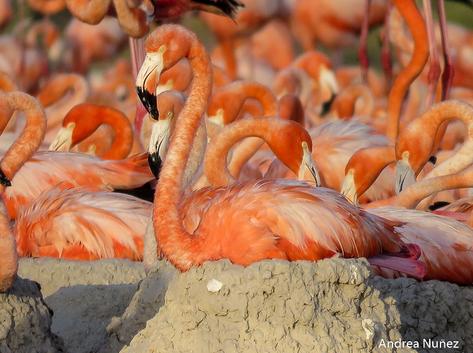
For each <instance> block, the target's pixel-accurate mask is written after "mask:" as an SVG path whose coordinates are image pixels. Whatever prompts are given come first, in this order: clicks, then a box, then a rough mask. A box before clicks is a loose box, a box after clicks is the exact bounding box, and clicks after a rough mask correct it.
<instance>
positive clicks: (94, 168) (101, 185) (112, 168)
mask: <svg viewBox="0 0 473 353" xmlns="http://www.w3.org/2000/svg"><path fill="white" fill-rule="evenodd" d="M151 179H152V174H151V172H150V171H149V168H148V166H147V157H146V154H141V155H136V156H133V157H130V158H128V159H126V160H121V161H112V160H110V161H105V160H101V159H99V158H96V157H92V156H89V155H85V154H81V153H71V152H41V151H40V152H37V153H36V154H34V155H33V157H32V158H31V159H29V160H28V161H27V162H26V163H25V164H24V165H23V167H22V168H21V169H20V170H19V171H18V173H17V174H16V175H15V177H14V178H13V179H12V181H11V184H12V185H11V186H10V187H8V188H7V189H6V190H5V192H4V194H3V195H2V197H3V201H4V202H5V205H6V207H7V210H8V214H9V216H10V218H13V219H14V218H16V215H17V213H18V208H19V207H20V206H25V205H28V204H29V203H30V202H32V201H34V200H35V199H36V198H37V197H38V196H39V195H40V194H41V193H42V192H43V191H45V190H48V189H51V188H52V187H54V186H57V185H59V184H61V185H62V187H64V188H65V187H79V186H82V187H86V188H87V189H89V190H91V191H99V190H108V191H111V190H113V189H132V188H135V187H139V186H141V185H143V184H145V183H147V182H148V181H150V180H151ZM32 180H33V182H32Z"/></svg>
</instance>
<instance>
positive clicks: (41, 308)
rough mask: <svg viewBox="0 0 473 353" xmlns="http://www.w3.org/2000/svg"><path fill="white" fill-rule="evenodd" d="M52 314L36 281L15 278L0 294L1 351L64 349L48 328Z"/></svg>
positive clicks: (40, 352)
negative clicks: (8, 288)
mask: <svg viewBox="0 0 473 353" xmlns="http://www.w3.org/2000/svg"><path fill="white" fill-rule="evenodd" d="M51 314H52V313H51V311H50V310H49V308H48V307H47V306H46V303H45V302H44V301H43V298H42V296H41V292H40V288H39V286H38V284H37V283H35V282H32V281H29V280H25V279H21V278H17V280H16V281H15V283H14V285H13V288H12V289H11V290H10V291H9V292H8V293H6V294H0V353H56V352H63V350H62V343H61V340H60V339H59V338H58V337H57V336H55V335H54V334H53V333H52V332H51V323H52V319H51Z"/></svg>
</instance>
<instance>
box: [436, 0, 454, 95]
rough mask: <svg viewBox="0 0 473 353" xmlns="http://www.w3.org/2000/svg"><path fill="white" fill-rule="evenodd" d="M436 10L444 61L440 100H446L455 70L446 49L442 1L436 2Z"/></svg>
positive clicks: (445, 21)
mask: <svg viewBox="0 0 473 353" xmlns="http://www.w3.org/2000/svg"><path fill="white" fill-rule="evenodd" d="M437 9H438V13H439V22H440V33H441V38H442V51H443V60H444V69H443V73H442V100H445V99H448V96H449V93H450V88H451V87H452V81H453V76H454V74H455V70H454V68H453V62H452V56H451V55H450V50H449V49H448V33H447V32H448V31H447V16H446V13H445V3H444V0H438V2H437Z"/></svg>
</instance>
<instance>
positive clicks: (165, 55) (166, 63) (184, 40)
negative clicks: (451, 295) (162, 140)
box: [136, 25, 195, 120]
mask: <svg viewBox="0 0 473 353" xmlns="http://www.w3.org/2000/svg"><path fill="white" fill-rule="evenodd" d="M162 27H164V28H159V27H158V28H157V29H156V30H155V31H154V32H152V33H151V34H150V35H149V37H148V39H147V40H146V43H145V50H146V56H145V59H144V61H143V64H142V65H141V68H140V70H139V71H138V74H137V76H136V91H137V93H138V97H139V98H140V101H141V103H142V104H143V106H144V107H145V108H146V110H147V111H148V113H149V114H150V115H151V117H152V118H153V119H155V120H157V119H159V111H158V107H157V101H156V98H157V96H158V94H159V93H161V92H162V91H163V88H162V87H161V86H159V85H158V84H159V81H160V77H161V74H162V72H163V71H164V70H167V69H168V68H170V67H172V66H174V65H175V64H176V63H177V62H178V61H179V60H181V59H182V58H184V57H187V56H188V55H189V53H190V50H191V43H192V41H193V40H195V35H194V34H191V33H190V32H188V31H186V30H184V29H183V28H181V27H180V26H177V25H167V26H162Z"/></svg>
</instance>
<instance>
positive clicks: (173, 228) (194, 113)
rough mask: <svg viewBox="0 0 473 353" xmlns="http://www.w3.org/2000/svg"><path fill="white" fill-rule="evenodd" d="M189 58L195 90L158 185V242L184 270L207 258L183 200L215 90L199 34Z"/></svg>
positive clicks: (156, 194)
mask: <svg viewBox="0 0 473 353" xmlns="http://www.w3.org/2000/svg"><path fill="white" fill-rule="evenodd" d="M192 38H193V43H192V45H191V48H190V51H189V54H188V58H189V61H190V63H191V66H192V69H193V72H194V79H193V81H192V85H191V91H190V92H191V93H190V95H189V97H188V99H187V101H186V104H185V105H184V107H183V109H182V111H181V113H180V114H179V116H178V117H177V119H176V126H175V130H174V133H173V135H172V137H171V141H170V146H169V149H168V152H167V155H166V159H165V161H164V164H163V168H162V170H161V173H160V178H159V182H158V184H157V187H156V193H155V200H154V201H155V202H154V230H155V236H156V240H157V243H158V244H159V247H160V249H161V251H162V252H163V254H164V255H165V256H166V258H167V259H168V260H169V261H170V262H171V263H172V264H173V265H174V266H176V267H177V268H179V269H180V270H182V271H185V270H188V269H189V268H190V267H191V266H192V265H193V264H200V263H202V262H203V261H204V259H203V257H202V254H201V251H200V249H199V248H200V246H201V245H200V244H202V238H201V237H200V236H199V237H196V236H191V234H189V233H187V232H186V230H185V229H184V227H183V225H182V216H181V214H180V213H181V210H180V207H179V205H180V202H181V199H182V192H183V187H184V180H183V179H184V169H185V167H186V163H187V161H188V159H189V155H190V152H191V149H192V144H193V141H194V138H195V134H196V132H197V131H198V129H199V125H200V124H201V120H202V119H203V114H204V112H205V109H206V106H207V104H208V99H209V97H210V93H211V84H212V72H211V67H210V59H209V57H208V54H207V52H206V51H205V49H204V47H203V46H202V45H201V44H200V43H199V42H198V41H197V38H196V37H195V36H193V37H192Z"/></svg>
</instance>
